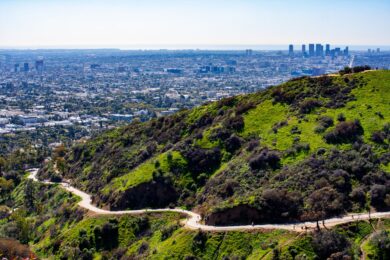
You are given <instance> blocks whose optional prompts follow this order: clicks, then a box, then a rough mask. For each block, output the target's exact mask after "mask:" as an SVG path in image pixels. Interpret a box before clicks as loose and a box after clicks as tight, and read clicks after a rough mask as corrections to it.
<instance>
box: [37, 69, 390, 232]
mask: <svg viewBox="0 0 390 260" xmlns="http://www.w3.org/2000/svg"><path fill="white" fill-rule="evenodd" d="M347 72H350V71H347ZM342 74H343V75H341V74H340V75H332V76H326V75H325V76H321V77H315V78H310V77H303V78H298V79H294V80H291V81H288V82H286V83H284V84H281V85H279V86H275V87H270V88H268V89H266V90H264V91H260V92H257V93H254V94H249V95H242V96H236V97H231V98H227V99H223V100H221V101H218V102H213V103H209V104H205V105H202V106H200V107H197V108H195V109H191V110H183V111H180V112H178V113H177V114H175V115H172V116H168V117H162V118H157V119H153V120H151V121H148V122H145V123H139V122H135V123H132V124H130V125H128V126H126V127H121V128H117V129H114V130H110V131H107V132H105V133H104V134H102V135H99V136H97V137H95V138H93V139H91V140H88V141H86V142H84V143H79V144H77V145H75V146H74V147H72V149H71V150H70V151H57V153H56V155H55V156H54V157H53V160H51V161H50V162H49V163H48V164H47V165H46V166H45V167H44V169H43V170H42V171H41V172H40V176H41V178H47V177H50V178H52V179H53V180H58V179H61V178H65V179H69V180H71V182H72V185H75V186H77V187H79V188H80V189H83V190H85V191H87V192H89V193H91V194H93V200H94V202H95V203H96V204H97V205H98V206H101V207H105V208H110V209H112V210H117V209H141V208H149V207H150V208H157V207H173V206H176V207H184V208H187V209H191V210H193V211H196V212H199V213H200V214H201V215H203V216H204V220H205V222H206V223H207V224H215V225H226V224H250V223H278V222H286V221H298V220H300V221H302V220H320V219H322V218H326V217H330V216H336V215H342V214H345V213H346V212H361V211H366V210H378V211H380V210H386V209H389V207H390V190H389V187H390V184H389V183H390V177H389V176H390V175H389V172H390V164H389V162H390V152H389V145H390V102H389V101H390V72H389V71H366V72H360V73H348V74H344V73H342Z"/></svg>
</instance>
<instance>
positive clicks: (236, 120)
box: [224, 115, 244, 132]
mask: <svg viewBox="0 0 390 260" xmlns="http://www.w3.org/2000/svg"><path fill="white" fill-rule="evenodd" d="M224 126H225V127H226V128H227V129H230V130H234V131H238V132H239V131H241V130H242V129H244V118H243V117H242V116H240V115H239V116H235V117H229V118H228V119H227V120H226V121H225V123H224Z"/></svg>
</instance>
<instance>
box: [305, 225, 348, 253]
mask: <svg viewBox="0 0 390 260" xmlns="http://www.w3.org/2000/svg"><path fill="white" fill-rule="evenodd" d="M313 248H314V250H315V252H316V253H317V255H318V256H319V259H327V258H328V257H330V256H331V255H332V254H335V253H343V254H345V253H347V252H348V250H349V248H350V244H349V242H348V240H347V239H346V238H345V237H344V236H343V235H341V234H339V233H337V232H335V231H319V232H316V233H314V235H313Z"/></svg>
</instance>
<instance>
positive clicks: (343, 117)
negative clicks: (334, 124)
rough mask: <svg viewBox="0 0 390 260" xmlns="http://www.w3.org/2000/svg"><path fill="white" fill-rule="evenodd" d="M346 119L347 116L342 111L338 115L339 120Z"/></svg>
mask: <svg viewBox="0 0 390 260" xmlns="http://www.w3.org/2000/svg"><path fill="white" fill-rule="evenodd" d="M345 120H346V118H345V115H344V114H343V113H340V114H338V115H337V121H339V122H343V121H345Z"/></svg>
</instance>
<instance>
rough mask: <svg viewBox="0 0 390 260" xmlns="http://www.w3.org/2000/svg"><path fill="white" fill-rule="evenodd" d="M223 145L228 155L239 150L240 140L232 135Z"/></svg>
mask: <svg viewBox="0 0 390 260" xmlns="http://www.w3.org/2000/svg"><path fill="white" fill-rule="evenodd" d="M224 144H225V148H226V151H228V152H229V153H234V152H235V151H236V150H238V149H240V147H241V140H240V138H239V137H237V136H236V135H232V136H230V137H229V138H228V139H226V141H225V143H224Z"/></svg>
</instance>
